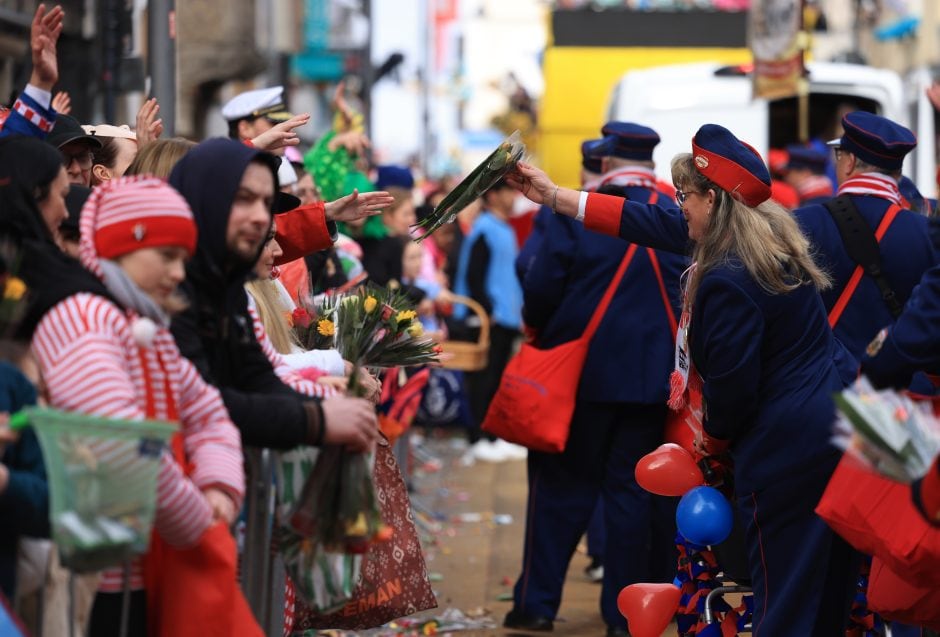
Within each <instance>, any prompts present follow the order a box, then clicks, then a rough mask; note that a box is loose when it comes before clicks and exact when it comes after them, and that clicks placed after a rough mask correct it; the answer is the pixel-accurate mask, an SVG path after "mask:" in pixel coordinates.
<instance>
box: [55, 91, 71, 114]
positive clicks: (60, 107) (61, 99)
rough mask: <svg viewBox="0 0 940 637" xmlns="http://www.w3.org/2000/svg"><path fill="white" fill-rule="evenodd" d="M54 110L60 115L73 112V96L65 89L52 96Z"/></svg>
mask: <svg viewBox="0 0 940 637" xmlns="http://www.w3.org/2000/svg"><path fill="white" fill-rule="evenodd" d="M52 110H54V111H55V112H56V113H59V114H60V115H68V114H69V113H71V112H72V98H71V97H69V94H68V93H67V92H65V91H59V92H58V93H56V94H55V95H54V96H53V97H52Z"/></svg>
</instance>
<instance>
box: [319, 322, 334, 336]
mask: <svg viewBox="0 0 940 637" xmlns="http://www.w3.org/2000/svg"><path fill="white" fill-rule="evenodd" d="M335 331H336V328H335V327H334V326H333V321H331V320H329V319H321V320H319V321H317V332H318V333H319V334H320V335H321V336H333V334H334V332H335Z"/></svg>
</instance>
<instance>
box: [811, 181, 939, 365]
mask: <svg viewBox="0 0 940 637" xmlns="http://www.w3.org/2000/svg"><path fill="white" fill-rule="evenodd" d="M851 198H852V201H853V202H854V203H855V206H856V207H857V208H858V211H859V214H860V215H861V216H862V218H864V219H865V221H866V222H867V223H868V225H869V226H871V229H872V232H874V231H875V229H876V228H877V227H878V224H879V223H880V222H881V219H882V217H884V214H885V212H886V211H887V210H888V207H889V206H890V205H891V204H890V202H889V201H887V200H886V199H882V198H880V197H872V196H856V195H852V196H851ZM793 214H794V215H795V216H796V218H797V220H798V221H799V222H800V225H801V226H802V228H803V231H804V232H805V233H806V235H807V236H808V237H809V239H810V241H811V242H812V244H813V251H814V256H815V258H816V262H817V263H818V264H819V265H820V266H822V267H823V268H825V270H826V271H827V272H828V273H829V275H830V276H831V277H832V281H833V286H832V287H831V288H830V289H828V290H826V291H824V292H823V293H822V298H823V302H824V303H825V304H826V311H827V312H828V311H829V310H831V309H832V307H833V306H834V305H835V304H836V301H838V299H839V295H840V294H842V290H844V289H845V286H846V284H847V283H848V281H849V278H850V277H851V276H852V272H853V271H854V270H855V267H856V263H855V262H854V261H852V259H851V258H850V257H849V255H848V253H847V252H846V250H845V245H844V244H843V242H842V237H841V236H840V235H839V229H838V227H837V226H836V222H835V221H834V220H833V218H832V215H830V214H829V211H828V210H827V209H826V208H825V206H822V205H815V206H806V207H803V208H798V209H797V210H794V211H793ZM878 247H879V248H880V250H881V256H882V263H883V265H884V271H885V276H886V277H887V279H888V282H889V283H890V284H891V288H892V289H893V290H894V293H895V294H896V295H897V296H898V299H899V300H900V302H901V303H902V304H903V303H905V302H906V301H907V299H908V298H909V297H910V295H911V291H912V290H913V289H914V286H915V285H917V281H919V280H920V277H921V275H923V273H924V272H925V271H926V270H927V269H929V268H930V267H932V266H933V265H934V264H936V263H937V262H938V259H937V252H935V250H934V248H933V246H932V245H931V241H930V238H929V237H928V234H927V219H926V218H925V217H923V216H921V215H918V214H915V213H913V212H911V211H909V210H902V211H901V212H900V213H899V214H898V216H897V217H895V219H894V222H893V223H892V224H891V227H890V228H889V229H888V232H887V233H886V234H885V235H884V237H883V238H882V240H881V242H880V243H879V246H878ZM893 321H894V317H892V316H891V312H889V311H888V307H887V306H886V305H885V303H884V300H883V299H882V298H881V293H880V292H879V291H878V285H877V284H876V283H875V281H874V280H873V279H872V278H871V277H869V276H863V277H862V280H861V282H860V283H859V285H858V288H857V289H856V290H855V294H854V295H853V296H852V299H851V300H850V301H849V304H848V305H847V306H846V308H845V312H843V313H842V318H841V319H840V320H839V322H838V323H837V324H836V327H835V335H836V337H837V338H838V339H839V340H840V341H842V343H843V344H844V345H845V346H846V348H847V349H848V350H849V352H851V354H852V355H853V356H854V357H855V358H856V359H860V358H861V356H862V354H863V353H864V352H865V346H867V345H868V343H869V342H870V341H871V339H872V338H873V337H874V336H875V334H877V333H878V331H879V330H880V329H881V328H883V327H884V326H886V325H890V324H891V323H892V322H893Z"/></svg>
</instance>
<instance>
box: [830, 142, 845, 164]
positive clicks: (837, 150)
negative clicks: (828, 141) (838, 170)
mask: <svg viewBox="0 0 940 637" xmlns="http://www.w3.org/2000/svg"><path fill="white" fill-rule="evenodd" d="M832 152H833V153H834V154H835V156H836V161H839V160H840V159H842V155H844V154H845V151H844V150H842V148H841V147H839V146H835V147H834V148H833V149H832Z"/></svg>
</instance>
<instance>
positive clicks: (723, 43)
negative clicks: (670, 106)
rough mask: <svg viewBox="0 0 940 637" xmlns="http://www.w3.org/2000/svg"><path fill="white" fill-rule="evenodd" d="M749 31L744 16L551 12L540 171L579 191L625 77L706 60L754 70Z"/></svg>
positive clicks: (712, 12)
mask: <svg viewBox="0 0 940 637" xmlns="http://www.w3.org/2000/svg"><path fill="white" fill-rule="evenodd" d="M746 25H747V23H746V13H743V12H739V13H726V12H716V11H679V12H663V11H631V10H625V9H623V10H620V9H607V10H603V11H594V10H591V9H578V10H555V11H553V12H552V13H551V28H550V29H549V33H550V42H549V45H548V47H547V48H546V50H545V59H544V63H543V70H544V77H545V91H544V94H543V96H542V100H541V106H540V110H539V141H538V149H539V150H538V154H539V160H540V163H541V165H542V166H543V167H544V168H545V170H546V171H547V172H548V173H549V174H550V175H552V177H553V178H555V179H557V180H558V181H559V182H560V183H562V184H564V185H566V186H577V185H578V171H579V166H580V164H579V162H580V148H581V142H582V141H583V140H585V139H589V138H594V137H599V136H600V129H601V126H603V124H604V122H605V121H606V120H607V118H608V115H609V112H608V110H609V106H610V101H611V91H612V89H613V88H614V87H615V86H616V85H617V84H618V82H619V81H620V80H621V78H622V76H623V75H624V73H626V72H627V71H630V70H637V69H647V68H651V67H658V66H661V65H669V64H680V63H683V62H695V61H702V60H714V61H716V62H720V63H724V64H739V63H746V62H749V61H750V60H751V54H750V51H749V50H748V48H747V44H746V31H747V26H746ZM677 90H681V88H677ZM629 98H630V96H622V99H629ZM664 99H668V96H664Z"/></svg>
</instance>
